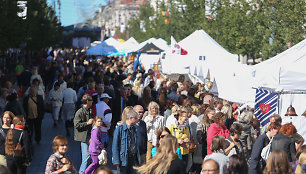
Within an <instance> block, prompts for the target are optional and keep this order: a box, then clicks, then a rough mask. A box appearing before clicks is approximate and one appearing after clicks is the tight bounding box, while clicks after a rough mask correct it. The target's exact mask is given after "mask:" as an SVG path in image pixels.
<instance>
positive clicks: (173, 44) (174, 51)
mask: <svg viewBox="0 0 306 174" xmlns="http://www.w3.org/2000/svg"><path fill="white" fill-rule="evenodd" d="M171 50H172V51H171V52H172V54H179V55H187V54H188V52H187V51H186V50H184V49H183V48H182V47H181V46H180V45H179V44H178V43H177V42H176V40H175V39H174V37H173V36H171Z"/></svg>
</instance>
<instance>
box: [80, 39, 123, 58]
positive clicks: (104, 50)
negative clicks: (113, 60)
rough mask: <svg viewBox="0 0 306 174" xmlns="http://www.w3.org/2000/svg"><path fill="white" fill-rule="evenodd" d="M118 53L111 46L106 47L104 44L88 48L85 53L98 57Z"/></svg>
mask: <svg viewBox="0 0 306 174" xmlns="http://www.w3.org/2000/svg"><path fill="white" fill-rule="evenodd" d="M117 52H118V51H117V50H116V48H114V47H113V46H110V45H107V44H106V43H105V42H102V43H100V44H98V45H96V46H94V47H91V48H89V49H88V50H87V51H86V54H87V55H100V56H107V55H113V54H114V53H117Z"/></svg>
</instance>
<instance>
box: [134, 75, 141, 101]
mask: <svg viewBox="0 0 306 174" xmlns="http://www.w3.org/2000/svg"><path fill="white" fill-rule="evenodd" d="M141 83H142V78H140V79H138V80H137V81H136V82H135V83H134V87H133V91H134V93H135V94H136V95H137V96H138V97H139V98H141V96H142V92H143V87H141Z"/></svg>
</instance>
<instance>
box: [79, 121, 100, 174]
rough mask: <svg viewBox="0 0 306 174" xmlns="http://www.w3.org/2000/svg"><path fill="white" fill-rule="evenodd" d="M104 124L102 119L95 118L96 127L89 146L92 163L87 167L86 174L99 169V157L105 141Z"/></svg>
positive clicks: (92, 132)
mask: <svg viewBox="0 0 306 174" xmlns="http://www.w3.org/2000/svg"><path fill="white" fill-rule="evenodd" d="M102 124H103V121H102V118H101V117H98V116H96V117H95V118H94V123H93V125H94V127H93V128H92V130H91V140H90V144H89V148H88V151H89V154H90V155H91V158H92V163H91V164H90V165H89V166H88V167H87V169H86V170H85V172H84V173H85V174H91V173H92V172H94V171H95V169H96V168H98V167H99V159H98V156H99V155H100V153H101V151H102V149H103V148H104V144H103V140H102V131H101V126H102Z"/></svg>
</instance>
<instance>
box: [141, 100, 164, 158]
mask: <svg viewBox="0 0 306 174" xmlns="http://www.w3.org/2000/svg"><path fill="white" fill-rule="evenodd" d="M144 122H145V123H146V127H147V135H148V145H147V157H146V160H147V161H149V160H150V159H151V158H152V148H153V147H155V146H156V143H157V130H158V129H160V128H162V127H163V126H164V125H165V122H164V117H163V116H160V115H159V105H158V104H157V103H156V102H150V104H149V106H148V116H146V117H145V119H144Z"/></svg>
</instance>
